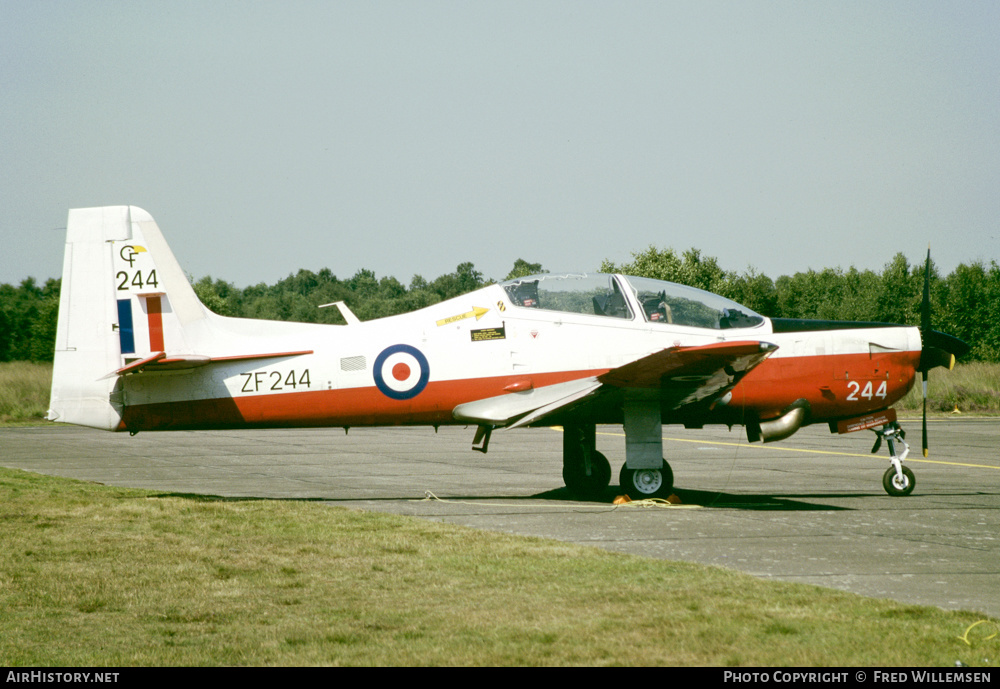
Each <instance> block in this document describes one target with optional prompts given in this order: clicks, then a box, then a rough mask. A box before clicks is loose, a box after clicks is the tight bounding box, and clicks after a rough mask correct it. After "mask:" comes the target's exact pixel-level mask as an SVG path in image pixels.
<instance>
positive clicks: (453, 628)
mask: <svg viewBox="0 0 1000 689" xmlns="http://www.w3.org/2000/svg"><path fill="white" fill-rule="evenodd" d="M0 523H2V524H3V530H2V532H0V533H2V544H3V547H2V548H0V611H2V613H0V665H3V666H8V667H9V666H24V665H36V666H78V665H79V666H101V667H107V666H138V665H625V666H635V665H664V666H667V665H714V666H739V665H745V666H790V665H794V666H819V665H825V666H926V665H934V666H954V665H955V663H956V662H961V663H964V664H966V665H970V666H981V665H984V664H985V665H996V664H997V662H998V658H1000V641H998V640H997V639H996V638H992V639H991V638H989V636H990V635H991V634H993V633H995V632H996V631H998V629H1000V627H998V624H1000V622H998V621H997V620H987V621H985V622H981V621H982V620H983V617H982V616H981V615H979V614H973V613H963V612H946V611H943V610H940V609H937V608H932V607H920V606H913V605H904V604H900V603H895V602H892V601H885V600H875V599H866V598H862V597H859V596H855V595H852V594H847V593H842V592H837V591H830V590H826V589H821V588H817V587H812V586H802V585H795V584H786V583H774V582H765V581H762V580H758V579H755V578H753V577H750V576H747V575H743V574H739V573H736V572H732V571H728V570H723V569H717V568H709V567H703V566H698V565H689V564H682V563H675V562H668V561H663V560H654V559H647V558H641V557H634V556H626V555H619V554H613V553H608V552H605V551H601V550H597V549H593V548H584V547H579V546H575V545H570V544H565V543H559V542H554V541H548V540H543V539H531V538H522V537H515V536H509V535H503V534H496V533H488V532H481V531H475V530H471V529H465V528H460V527H455V526H450V525H445V524H440V523H436V522H430V521H426V520H419V519H413V518H405V517H399V516H393V515H387V514H371V513H364V512H358V511H349V510H345V509H339V508H333V507H329V506H325V505H319V504H315V503H312V502H309V501H297V500H257V499H249V500H240V499H222V498H211V497H206V496H189V495H188V496H185V495H174V494H164V493H156V492H151V491H143V490H131V489H123V488H112V487H106V486H101V485H97V484H93V483H86V482H80V481H72V480H67V479H60V478H52V477H46V476H39V475H36V474H30V473H27V472H23V471H16V470H9V469H0ZM977 622H981V623H980V624H978V625H976V626H973V625H975V624H976V623H977ZM963 636H965V637H966V639H965V640H963V639H962V638H961V637H963Z"/></svg>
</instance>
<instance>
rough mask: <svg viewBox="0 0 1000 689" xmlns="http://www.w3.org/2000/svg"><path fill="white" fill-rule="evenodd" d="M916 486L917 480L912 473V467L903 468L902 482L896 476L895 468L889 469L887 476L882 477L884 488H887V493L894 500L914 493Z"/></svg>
mask: <svg viewBox="0 0 1000 689" xmlns="http://www.w3.org/2000/svg"><path fill="white" fill-rule="evenodd" d="M916 485H917V479H916V478H915V477H914V476H913V472H912V471H910V467H903V481H902V482H900V480H899V477H898V476H896V469H895V468H894V467H889V469H888V470H887V471H886V472H885V474H883V475H882V487H883V488H885V492H886V493H888V494H889V495H891V496H893V497H894V498H898V497H903V496H905V495H909V494H910V493H912V492H913V488H914V487H915V486H916Z"/></svg>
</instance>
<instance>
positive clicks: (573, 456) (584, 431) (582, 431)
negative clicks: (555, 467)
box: [563, 424, 611, 498]
mask: <svg viewBox="0 0 1000 689" xmlns="http://www.w3.org/2000/svg"><path fill="white" fill-rule="evenodd" d="M596 436H597V430H596V427H595V426H594V425H593V424H579V425H576V424H574V425H568V426H564V427H563V481H565V482H566V487H567V488H569V490H570V492H571V493H573V494H575V495H578V496H580V497H584V498H593V497H597V496H599V495H601V494H602V493H603V492H604V491H605V489H607V487H608V484H609V483H611V464H610V463H609V462H608V459H607V457H605V456H604V455H602V454H601V453H600V452H598V451H597V450H596V448H595V444H596Z"/></svg>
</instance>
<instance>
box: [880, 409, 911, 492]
mask: <svg viewBox="0 0 1000 689" xmlns="http://www.w3.org/2000/svg"><path fill="white" fill-rule="evenodd" d="M875 435H877V436H878V437H877V438H876V439H875V446H874V447H872V454H874V453H876V452H878V451H879V448H880V447H882V441H883V440H885V442H886V445H888V446H889V462H890V463H891V464H892V466H891V467H889V468H888V469H887V470H886V472H885V474H883V475H882V487H883V488H885V492H886V493H888V494H889V495H891V496H893V497H903V496H905V495H909V494H910V493H912V492H913V488H914V487H915V486H916V485H917V479H916V478H915V477H914V475H913V472H912V471H911V470H910V467H904V466H903V460H904V459H906V456H907V455H908V454H910V446H909V445H907V444H906V440H905V438H906V431H904V430H903V429H902V428H900V427H899V424H898V423H896V422H895V421H893V422H892V423H887V424H886V425H885V426H883V427H882V430H880V431H879V430H876V431H875ZM897 443H898V444H900V445H902V446H903V451H902V453H899V454H897V453H896V444H897Z"/></svg>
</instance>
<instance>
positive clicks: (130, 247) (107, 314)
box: [48, 206, 209, 430]
mask: <svg viewBox="0 0 1000 689" xmlns="http://www.w3.org/2000/svg"><path fill="white" fill-rule="evenodd" d="M208 317H209V312H208V311H207V310H206V309H205V307H204V306H202V304H201V302H200V301H198V297H197V296H196V295H195V293H194V290H193V289H192V288H191V285H190V283H189V282H188V280H187V277H186V276H185V275H184V272H183V271H182V270H181V268H180V266H179V265H178V263H177V259H175V258H174V255H173V253H172V252H171V251H170V247H168V246H167V243H166V242H165V241H164V239H163V235H162V234H160V229H159V228H158V227H157V226H156V222H155V221H154V220H153V218H152V216H150V215H149V213H147V212H146V211H144V210H142V209H141V208H136V207H135V206H108V207H104V208H83V209H76V210H71V211H70V212H69V222H68V223H67V227H66V253H65V257H64V260H63V278H62V290H61V293H60V297H59V322H58V326H57V329H56V351H55V362H54V366H53V372H52V397H51V401H50V403H49V413H48V418H49V419H50V420H52V421H62V422H66V423H74V424H79V425H83V426H92V427H95V428H103V429H108V430H121V429H122V424H121V414H122V405H123V399H122V391H121V390H122V388H121V382H120V377H119V376H117V375H113V374H114V373H115V372H117V371H118V370H119V369H121V368H122V367H124V366H127V365H128V364H130V363H132V362H135V361H139V360H142V359H145V358H148V357H155V356H156V355H158V354H161V355H162V353H163V352H166V351H167V350H170V351H171V352H178V353H183V352H189V351H191V346H192V345H193V344H194V343H190V342H187V341H185V328H186V327H187V326H192V325H195V324H196V323H198V322H199V321H204V320H205V319H207V318H208ZM197 329H198V328H197V327H195V328H193V330H197ZM191 330H192V328H188V332H190V331H191Z"/></svg>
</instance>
